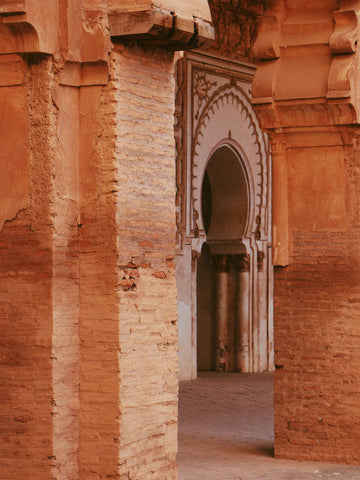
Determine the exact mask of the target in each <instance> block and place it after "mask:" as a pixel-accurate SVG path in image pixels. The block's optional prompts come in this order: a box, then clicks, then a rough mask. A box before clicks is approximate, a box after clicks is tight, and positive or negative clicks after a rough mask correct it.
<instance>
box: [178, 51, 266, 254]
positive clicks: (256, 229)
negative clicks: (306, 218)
mask: <svg viewBox="0 0 360 480" xmlns="http://www.w3.org/2000/svg"><path fill="white" fill-rule="evenodd" d="M218 70H219V69H218ZM252 74H253V73H252ZM251 78H252V76H251V75H248V76H246V75H245V76H244V75H243V76H241V75H240V76H239V77H238V78H236V75H235V76H234V75H232V74H231V73H228V74H227V75H226V74H225V71H219V73H215V72H214V71H211V70H208V69H207V68H202V67H200V65H197V64H196V62H195V63H193V62H189V61H188V60H187V59H182V61H180V62H179V63H178V66H177V96H176V115H175V141H176V152H177V162H176V169H177V170H176V172H177V173H176V186H177V193H176V220H177V247H178V249H179V250H180V251H181V250H182V248H183V245H184V241H185V239H189V238H191V239H192V245H193V249H194V250H198V251H201V245H202V243H203V242H204V241H205V239H206V234H205V230H204V225H203V220H202V216H201V198H200V196H201V189H202V182H203V178H204V174H205V170H206V167H207V162H208V160H209V159H210V157H211V155H212V153H213V151H215V150H216V149H217V148H219V147H220V146H222V145H226V146H229V147H230V148H232V149H234V151H236V152H238V153H239V155H240V156H241V161H242V162H243V164H244V169H245V171H247V172H248V183H249V185H248V187H249V196H250V211H249V215H248V219H247V228H246V232H245V237H247V238H248V239H250V238H252V239H253V241H263V240H267V239H268V232H269V218H268V210H267V206H268V202H269V191H268V165H269V152H268V150H267V143H266V140H265V137H264V135H263V133H262V132H261V130H260V128H259V125H258V122H257V118H256V116H255V114H254V112H253V109H252V105H251V99H250V81H251ZM249 241H250V240H249ZM245 242H246V240H245ZM195 243H196V245H195Z"/></svg>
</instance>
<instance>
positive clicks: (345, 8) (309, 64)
mask: <svg viewBox="0 0 360 480" xmlns="http://www.w3.org/2000/svg"><path fill="white" fill-rule="evenodd" d="M337 6H338V8H337V9H336V10H332V11H331V8H332V5H331V2H330V1H329V2H328V4H327V3H326V2H323V3H322V4H321V6H318V7H315V4H314V6H313V11H312V9H311V8H309V9H307V10H306V11H305V12H304V9H303V8H302V5H301V3H299V4H297V6H295V7H293V8H289V7H287V2H284V1H280V0H279V2H270V3H269V4H268V7H267V9H266V11H265V15H264V17H263V19H262V20H261V25H260V27H259V35H258V38H257V40H256V42H255V45H254V50H253V53H254V55H255V56H256V57H257V58H258V59H259V60H260V65H259V68H258V70H257V73H256V76H255V80H254V84H253V96H254V98H253V105H254V108H255V109H256V111H257V114H258V118H259V121H260V125H261V127H262V128H264V129H276V128H286V127H292V128H298V127H315V126H332V125H348V124H354V123H359V121H360V117H359V106H360V105H359V102H358V97H359V94H360V92H359V84H358V80H357V74H356V72H357V71H358V69H359V53H358V44H357V42H358V38H359V33H360V28H359V26H360V21H359V20H360V0H340V1H339V2H337ZM306 70H308V71H309V78H308V79H307V81H306V82H304V81H302V80H300V79H299V80H298V79H297V78H296V77H295V76H294V74H293V72H297V71H298V72H305V71H306Z"/></svg>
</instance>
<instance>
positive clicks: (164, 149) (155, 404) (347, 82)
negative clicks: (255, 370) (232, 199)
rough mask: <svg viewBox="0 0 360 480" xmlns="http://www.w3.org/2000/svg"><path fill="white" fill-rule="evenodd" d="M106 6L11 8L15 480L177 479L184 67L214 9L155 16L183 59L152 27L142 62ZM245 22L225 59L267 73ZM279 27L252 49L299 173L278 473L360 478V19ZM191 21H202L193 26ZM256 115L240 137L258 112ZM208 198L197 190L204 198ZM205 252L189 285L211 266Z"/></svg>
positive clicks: (5, 235) (6, 66)
mask: <svg viewBox="0 0 360 480" xmlns="http://www.w3.org/2000/svg"><path fill="white" fill-rule="evenodd" d="M109 3H110V2H107V1H106V0H72V1H68V0H48V1H47V2H45V3H44V5H42V6H41V7H39V2H38V1H37V0H24V1H13V0H0V37H1V42H0V56H1V59H0V139H1V152H0V160H1V178H0V200H1V201H0V263H1V265H0V266H1V268H0V319H1V322H0V323H1V332H0V345H1V351H0V361H1V372H2V382H1V387H0V388H1V393H0V395H1V401H0V418H1V419H2V420H1V421H2V425H1V429H0V430H1V432H2V434H1V435H0V443H1V445H0V463H1V476H2V477H3V478H4V479H6V480H15V479H19V478H26V479H28V480H35V479H36V480H53V479H56V480H78V479H82V480H99V479H100V478H107V479H112V480H128V479H129V478H132V479H134V480H135V479H136V480H149V479H154V480H162V479H163V480H175V479H176V478H177V465H176V460H175V456H176V448H177V438H176V430H177V379H176V375H177V372H178V358H177V340H178V336H177V320H176V284H175V272H174V270H175V266H174V251H175V225H176V218H175V182H174V179H175V141H174V99H175V95H176V89H175V82H174V70H175V69H174V64H175V60H176V58H178V57H176V56H175V55H174V53H173V52H172V50H173V49H177V48H191V47H193V46H194V45H199V43H196V42H198V41H199V42H200V43H201V44H203V45H205V44H206V43H207V42H208V41H209V39H211V38H212V32H213V30H212V28H211V27H210V25H209V10H208V8H207V3H206V2H205V1H204V2H201V3H200V4H198V3H197V2H195V3H193V2H179V1H175V0H171V1H170V0H169V2H167V1H165V0H164V2H157V3H156V2H154V3H153V2H151V12H150V13H151V15H155V16H156V13H157V12H156V6H157V5H158V6H162V7H164V8H165V7H166V6H171V9H172V10H171V11H166V12H165V14H164V15H165V17H161V18H162V19H164V18H165V19H167V21H169V19H170V21H171V24H170V36H171V42H170V43H168V42H167V40H168V38H167V37H166V35H165V37H166V38H165V40H164V30H163V29H158V30H157V29H155V32H154V31H152V33H151V35H152V43H151V45H152V47H151V48H148V47H143V46H139V44H137V43H136V42H135V38H134V36H133V35H135V33H134V31H133V27H134V24H133V23H132V24H131V25H126V26H127V27H129V28H128V33H127V36H126V41H125V42H123V43H122V42H119V39H118V38H116V35H115V33H114V32H113V33H112V32H111V25H110V23H111V22H110V21H109V15H110V14H111V15H110V16H111V18H112V20H114V18H115V19H116V21H117V24H121V22H122V21H123V20H124V17H121V12H120V10H117V9H116V8H115V7H116V4H117V3H118V2H117V1H116V2H115V1H114V2H111V5H110V4H109ZM234 3H238V10H237V12H235V13H236V15H235V16H234V15H233V13H234V11H233V10H232V8H230V5H229V2H221V5H220V4H218V3H217V2H213V3H212V5H211V6H212V8H213V12H214V18H215V19H216V23H217V31H218V33H219V34H220V35H219V39H220V41H218V43H216V44H214V45H213V49H212V54H213V55H214V54H216V55H220V56H222V55H225V56H227V57H228V58H230V59H231V60H235V61H237V60H239V58H240V57H241V58H244V55H245V56H246V55H253V54H252V53H250V52H251V46H252V43H253V42H254V39H255V34H256V30H257V25H258V19H257V18H256V16H257V15H261V14H262V12H263V6H262V2H260V1H257V0H253V1H252V2H249V1H245V0H244V1H243V2H232V4H234ZM146 4H147V6H149V5H150V2H146ZM108 7H111V9H109V8H108ZM173 7H174V9H173ZM268 7H269V8H268V9H266V10H265V11H264V21H263V23H262V24H261V25H260V27H259V28H260V35H259V37H258V42H257V44H256V45H255V49H254V51H253V52H254V54H255V55H256V56H257V58H258V59H259V64H260V66H259V69H258V71H257V74H256V78H255V83H254V85H253V95H254V105H255V107H254V108H256V109H257V112H258V116H259V122H260V124H261V127H262V128H263V129H264V130H265V131H267V132H268V133H269V134H270V137H271V142H272V149H273V151H274V152H278V153H279V152H280V153H279V157H280V158H281V162H284V163H283V164H282V165H281V167H283V168H279V170H278V171H277V172H278V173H279V172H280V173H279V175H275V174H274V177H273V193H274V202H273V205H274V217H273V224H274V232H275V230H276V229H277V233H278V236H277V237H276V242H279V245H277V243H276V248H277V247H278V246H279V249H278V255H276V254H275V255H274V259H275V261H276V265H279V266H280V265H281V266H282V267H284V266H285V265H288V267H286V268H280V267H279V268H278V269H277V271H276V284H275V330H276V333H275V339H276V350H277V351H276V364H277V372H276V375H275V453H276V455H278V456H283V457H292V458H318V459H323V460H332V461H346V462H349V463H350V462H353V463H358V462H359V461H360V457H359V451H360V450H359V444H360V434H359V432H360V429H359V424H358V419H359V413H360V411H359V405H360V387H359V365H360V353H359V348H358V337H359V334H360V332H359V322H358V318H359V313H360V312H359V311H360V302H359V298H360V291H359V289H360V286H359V278H360V266H359V255H360V247H359V245H360V244H359V234H360V213H359V212H360V208H359V202H360V199H359V191H360V166H359V146H358V143H359V142H358V127H357V125H358V122H359V118H358V117H359V112H358V108H359V103H358V97H359V92H358V70H359V60H358V52H357V44H356V41H357V37H358V16H359V7H358V4H357V2H348V1H340V2H335V1H332V0H321V1H319V2H317V8H314V2H313V1H312V0H303V1H300V0H291V1H290V0H289V1H287V2H282V1H280V0H279V1H274V2H269V4H268ZM185 8H186V12H187V13H186V15H185V13H184V11H185V10H184V9H185ZM189 8H190V9H191V8H193V10H191V11H190V12H189ZM336 8H338V10H337V11H336V12H335V9H336ZM165 10H166V8H165ZM176 11H178V12H181V13H182V14H183V13H184V15H185V16H186V17H187V18H186V19H185V20H184V22H185V23H184V24H183V26H181V25H180V24H181V22H182V19H181V18H180V16H179V18H177V17H176V15H175V12H176ZM202 15H203V18H202V17H201V16H202ZM248 17H249V18H248ZM136 20H139V19H138V18H137V17H136ZM172 22H174V23H172ZM189 22H190V23H189ZM115 23H116V22H115ZM185 24H186V25H185ZM135 25H136V22H135ZM152 25H153V24H152ZM184 25H185V26H186V27H189V25H190V27H189V28H190V30H189V29H186V28H185V26H184ZM227 26H229V29H227V28H226V27H227ZM173 27H174V28H173ZM175 27H176V28H175ZM230 27H231V28H230ZM181 28H184V30H182V29H181ZM184 31H187V35H185V36H186V39H185V40H184V38H183V37H182V35H181V32H184ZM227 31H229V34H227V33H226V32H227ZM189 32H191V34H192V35H191V37H190V34H189ZM199 32H200V33H199ZM168 33H169V32H168ZM112 35H113V36H112ZM189 38H190V40H189ZM138 40H139V38H138ZM192 40H193V41H195V40H196V42H195V43H191V42H192ZM202 42H203V43H202ZM160 46H162V47H168V49H166V48H160ZM247 58H248V57H247ZM218 60H219V62H221V59H218ZM245 64H246V59H245ZM245 67H246V65H245ZM247 69H248V70H247ZM237 70H238V69H237V67H233V71H234V72H236V71H237ZM250 71H251V72H252V73H251V75H250V73H249V72H250ZM253 71H254V66H251V65H247V67H246V68H245V71H244V72H242V73H241V75H240V74H239V75H240V77H241V79H242V80H243V81H245V82H249V78H250V77H251V76H252V74H253ZM217 73H218V74H219V75H220V76H221V77H222V80H221V81H223V82H226V81H227V80H226V78H225V77H224V76H223V74H222V73H221V71H220V70H217ZM297 73H298V74H297ZM240 77H239V78H240ZM305 77H306V78H305ZM305 80H306V81H305ZM217 81H219V80H217ZM248 87H250V84H249V83H248ZM227 88H228V89H229V91H231V92H232V94H231V95H229V96H227V97H226V99H227V100H226V104H227V105H228V107H229V111H230V104H232V101H233V100H232V99H234V98H237V97H236V95H235V96H234V90H235V85H234V84H233V83H231V84H230V85H229V86H228V87H227ZM247 91H248V90H247ZM199 92H200V94H201V92H202V90H201V89H200V90H199ZM247 95H248V93H246V96H247ZM198 98H199V100H201V98H200V95H198ZM219 101H220V99H219ZM246 102H247V103H246ZM246 102H245V103H246V105H249V107H250V100H249V98H247V100H246ZM200 103H201V102H200ZM245 103H244V101H243V100H241V101H240V100H239V102H238V103H237V105H238V107H239V106H240V107H241V108H240V111H241V114H239V117H236V119H237V120H239V119H240V118H242V119H243V120H244V117H245V116H246V112H249V108H247V107H246V108H243V106H244V105H245ZM214 111H215V110H213V112H214ZM231 111H233V110H231ZM209 115H210V114H209ZM210 117H211V115H210ZM210 117H209V118H210ZM202 118H203V117H202ZM254 119H255V117H254ZM254 121H255V120H254ZM210 123H211V122H210ZM233 123H234V128H232V134H233V135H234V138H237V137H238V136H240V135H242V132H243V131H244V132H245V133H244V135H243V137H244V138H246V139H247V143H248V144H249V148H250V147H251V149H255V150H256V152H258V154H259V155H260V152H262V150H263V147H264V145H263V142H260V141H259V140H258V141H257V142H255V143H254V141H253V140H251V141H250V140H249V137H248V135H247V130H248V127H247V126H246V125H248V124H245V126H244V123H243V122H240V121H235V122H233ZM212 125H213V124H212ZM224 125H225V124H224ZM253 125H254V123H253ZM201 128H202V127H201ZM211 128H213V127H211ZM235 129H236V132H235ZM255 130H256V129H255ZM205 131H206V129H204V130H201V129H200V130H199V132H200V133H201V134H200V133H199V135H198V138H199V141H200V137H201V138H202V142H203V143H201V151H203V152H205V151H206V149H207V146H206V145H205V144H204V142H205V143H206V142H207V139H209V138H210V140H212V141H213V140H214V138H217V137H216V135H215V134H214V132H215V133H217V134H218V135H220V134H221V137H222V138H223V137H224V136H230V135H229V133H228V132H229V128H228V127H227V128H226V131H225V133H222V131H218V130H217V131H216V129H214V130H211V129H210V130H208V131H207V132H208V133H207V135H208V136H207V137H204V136H202V135H203V134H204V132H205ZM209 132H210V133H209ZM259 132H260V131H259ZM261 135H262V134H261V133H259V134H256V135H255V136H257V138H258V139H259V138H260V137H261ZM219 140H221V138H220V139H219ZM262 145H263V146H262ZM199 151H200V150H199ZM263 158H266V156H265V155H264V157H263ZM315 162H316V166H315V165H314V163H315ZM260 164H261V162H260V163H258V166H257V167H256V168H257V171H259V173H258V175H261V174H262V173H261V172H262V171H263V167H261V166H260ZM198 165H200V162H199V163H198ZM278 166H279V165H278ZM275 171H276V168H275V169H274V173H275ZM198 181H200V180H197V177H196V175H194V176H193V177H191V182H190V187H191V188H192V187H193V186H195V187H197V186H198V184H197V182H198ZM198 193H199V192H198ZM198 193H197V196H194V199H195V200H197V201H198V200H199V195H198ZM264 195H265V193H264ZM261 205H263V203H262V204H261ZM275 206H276V208H275ZM261 208H262V207H261ZM259 212H260V216H261V215H262V216H263V218H264V221H262V223H261V222H260V223H261V224H262V225H265V223H264V222H265V214H264V209H262V210H261V209H260V210H259ZM195 217H196V215H195ZM251 225H253V226H252V227H251V232H250V233H251V235H254V236H255V234H256V235H258V236H259V234H260V237H261V235H263V237H264V238H265V237H266V235H265V233H266V230H265V229H264V230H261V228H260V227H261V226H259V225H257V224H256V215H255V214H254V216H253V223H252V224H251ZM193 227H194V225H192V228H193ZM191 234H192V235H193V236H192V237H191V238H192V240H191V242H192V241H193V240H194V242H193V243H194V248H192V245H190V244H189V245H190V250H189V251H188V252H187V255H188V259H189V265H192V263H194V262H196V252H198V251H199V248H200V249H201V245H200V247H199V242H200V239H199V238H198V237H197V234H196V229H195V228H193V230H192V231H191ZM254 238H255V237H254ZM254 241H257V242H261V241H263V240H261V238H260V240H259V239H255V240H254ZM264 241H267V240H264ZM259 245H260V244H259ZM280 247H281V248H280ZM275 250H276V249H275ZM253 251H254V252H255V251H256V250H255V249H254V250H253ZM193 252H195V255H193ZM257 260H258V258H255V259H254V262H256V261H257ZM189 268H191V267H189ZM193 273H194V272H191V274H193ZM190 293H191V292H190ZM190 314H191V312H190ZM192 334H194V332H192Z"/></svg>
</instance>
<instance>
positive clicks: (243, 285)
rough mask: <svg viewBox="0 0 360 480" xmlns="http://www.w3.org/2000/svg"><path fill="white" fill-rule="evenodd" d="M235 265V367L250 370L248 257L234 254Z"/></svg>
mask: <svg viewBox="0 0 360 480" xmlns="http://www.w3.org/2000/svg"><path fill="white" fill-rule="evenodd" d="M233 261H234V263H235V267H236V277H237V278H236V320H235V332H236V334H235V368H236V370H240V371H241V372H250V371H251V366H250V364H251V362H250V353H251V348H250V321H249V319H250V315H249V313H250V312H249V307H250V306H249V291H250V257H249V255H247V254H241V255H234V256H233Z"/></svg>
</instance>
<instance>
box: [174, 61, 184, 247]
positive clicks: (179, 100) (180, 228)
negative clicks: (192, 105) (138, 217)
mask: <svg viewBox="0 0 360 480" xmlns="http://www.w3.org/2000/svg"><path fill="white" fill-rule="evenodd" d="M186 74H187V61H186V59H185V58H181V59H180V60H179V61H178V62H177V64H176V96H175V124H174V132H175V151H176V163H175V165H176V196H175V210H176V240H175V242H176V248H177V249H178V250H182V249H183V247H184V238H185V222H186V219H185V215H186V209H185V208H186V205H185V188H186V150H187V136H186V119H187V101H186V100H187V95H186V89H187V82H186Z"/></svg>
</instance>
